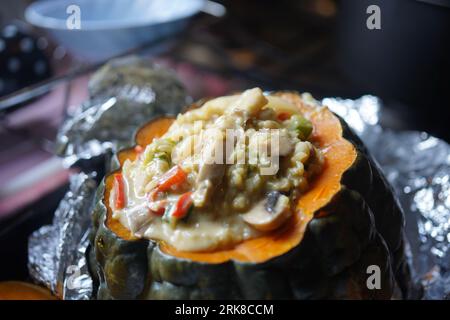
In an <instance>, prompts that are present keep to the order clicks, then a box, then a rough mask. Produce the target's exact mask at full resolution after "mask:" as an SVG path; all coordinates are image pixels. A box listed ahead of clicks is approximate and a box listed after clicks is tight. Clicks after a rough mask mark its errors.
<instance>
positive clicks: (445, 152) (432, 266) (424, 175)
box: [322, 96, 450, 299]
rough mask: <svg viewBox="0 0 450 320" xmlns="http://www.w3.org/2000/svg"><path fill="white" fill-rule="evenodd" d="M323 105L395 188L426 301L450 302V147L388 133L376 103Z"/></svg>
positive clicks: (331, 101)
mask: <svg viewBox="0 0 450 320" xmlns="http://www.w3.org/2000/svg"><path fill="white" fill-rule="evenodd" d="M322 103H323V104H324V105H327V106H328V107H329V108H330V109H331V110H333V111H334V112H335V113H337V114H339V115H340V116H342V117H343V118H344V119H345V120H346V121H347V122H348V123H349V125H350V126H351V127H352V128H353V130H355V132H356V133H357V134H358V135H359V136H360V137H361V138H362V140H363V141H364V143H365V144H366V146H367V147H368V149H369V150H370V152H371V153H372V155H373V156H374V157H375V159H376V160H377V161H378V163H379V164H380V165H381V168H382V169H383V171H384V174H385V175H386V177H387V179H388V180H389V182H390V183H391V184H392V186H393V187H394V190H395V192H396V194H397V196H398V198H399V200H400V203H401V205H402V207H403V209H404V211H405V218H406V235H407V238H408V240H409V244H410V248H409V249H410V251H411V258H412V266H413V273H414V274H413V275H414V277H415V278H416V280H417V281H420V282H421V283H422V284H423V286H424V289H425V291H424V298H425V299H450V146H449V145H448V144H447V143H446V142H445V141H443V140H440V139H437V138H435V137H433V136H430V135H428V134H427V133H424V132H417V131H403V132H396V131H393V130H388V129H383V128H382V126H381V125H380V121H379V115H380V111H381V108H382V104H381V103H380V101H379V99H378V98H376V97H373V96H363V97H361V98H360V99H358V100H343V99H336V98H327V99H324V100H323V101H322Z"/></svg>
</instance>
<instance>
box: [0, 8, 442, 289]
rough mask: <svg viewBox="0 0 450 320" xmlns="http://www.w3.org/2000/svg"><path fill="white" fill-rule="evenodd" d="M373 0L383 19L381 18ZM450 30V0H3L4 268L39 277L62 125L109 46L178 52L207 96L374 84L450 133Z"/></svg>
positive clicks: (405, 109) (326, 92)
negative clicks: (39, 237)
mask: <svg viewBox="0 0 450 320" xmlns="http://www.w3.org/2000/svg"><path fill="white" fill-rule="evenodd" d="M71 4H75V5H76V6H77V7H78V8H79V9H80V10H79V11H80V12H77V9H76V8H75V9H73V8H71V9H70V8H69V6H70V5H71ZM370 5H377V6H378V8H379V10H380V11H379V19H380V21H379V22H380V27H381V29H369V28H368V27H367V20H368V18H369V17H370V16H371V15H372V13H367V8H368V7H369V6H370ZM77 17H79V18H80V25H79V26H77V20H76V19H77ZM68 18H70V19H72V18H73V19H75V20H73V19H72V20H70V21H69V22H68V20H67V19H68ZM68 23H69V25H68ZM78 27H80V28H81V29H80V30H77V29H78ZM71 28H72V29H73V28H74V29H75V30H69V29H71ZM449 31H450V0H368V1H366V0H297V1H287V0H277V1H269V0H267V1H260V0H247V1H226V0H221V1H219V0H218V1H216V2H211V1H203V0H189V1H188V0H183V1H180V0H178V1H176V0H171V1H158V0H146V1H141V0H89V1H88V0H85V1H82V0H71V1H66V0H41V1H31V0H14V1H8V0H0V256H4V255H5V254H6V255H8V256H9V257H11V259H12V260H11V261H13V263H16V264H14V266H15V267H11V268H6V269H5V270H1V271H2V272H0V280H4V279H15V278H17V279H21V278H24V277H26V272H27V271H26V246H27V242H26V239H27V237H28V235H29V233H30V232H32V231H33V230H35V229H36V228H37V227H39V226H40V225H43V224H47V223H50V222H51V219H52V214H53V212H54V210H55V208H56V206H57V204H58V202H59V200H60V199H61V197H62V196H63V195H64V193H65V191H66V190H67V183H68V176H69V171H68V170H67V169H65V168H64V167H63V166H62V164H61V160H60V159H59V158H57V157H55V156H54V141H55V136H56V133H57V130H58V127H59V126H60V125H61V123H62V121H63V120H64V118H65V116H66V115H67V113H68V112H70V110H71V108H75V107H76V106H77V105H79V104H80V103H81V102H82V101H83V100H85V99H86V98H87V96H88V91H87V83H88V80H89V77H90V75H91V74H92V73H93V72H95V71H96V70H97V69H98V68H99V66H101V65H102V64H104V63H105V62H106V61H108V59H110V58H113V57H116V56H119V55H123V54H127V53H134V54H138V55H141V56H143V57H145V58H146V59H147V58H148V59H150V60H153V61H156V62H157V63H159V64H162V65H164V66H168V67H170V68H172V69H173V70H175V72H176V74H177V76H178V77H179V79H180V80H181V81H182V82H183V84H184V85H185V87H186V88H187V90H188V93H189V95H190V96H191V97H192V98H193V99H198V98H201V97H204V96H215V95H222V94H227V93H230V92H232V91H236V90H241V89H244V88H249V87H253V86H259V87H261V88H263V89H264V90H278V89H290V90H298V91H302V92H304V91H308V92H310V93H312V94H313V96H314V97H316V98H317V99H321V98H323V97H336V96H337V97H343V98H358V97H360V96H361V95H365V94H373V95H376V96H379V97H380V98H381V99H382V101H383V102H384V104H385V106H386V108H384V109H383V114H382V123H383V124H384V125H385V126H386V127H390V128H393V129H397V130H423V131H426V132H429V133H431V134H433V135H435V136H438V137H440V138H443V139H445V140H447V141H450V124H449V122H450V99H449V97H448V95H449V93H450V79H449V71H450V48H449V47H450V32H449ZM11 241H13V242H14V243H15V244H16V245H15V246H6V245H4V244H5V243H11Z"/></svg>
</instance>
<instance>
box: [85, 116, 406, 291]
mask: <svg viewBox="0 0 450 320" xmlns="http://www.w3.org/2000/svg"><path fill="white" fill-rule="evenodd" d="M340 120H341V124H342V128H343V136H344V138H345V139H347V140H348V141H349V142H351V143H352V144H353V145H354V146H355V147H356V149H357V153H358V155H357V159H356V161H355V163H354V164H353V166H352V167H351V168H350V169H349V170H347V171H346V172H345V173H344V175H343V177H342V180H341V184H342V189H341V190H340V191H339V192H338V193H336V194H335V195H334V197H333V199H332V200H331V201H330V202H329V203H328V204H327V205H326V206H325V207H323V208H322V209H321V210H320V211H321V215H320V216H318V215H317V212H316V214H315V216H314V218H313V219H312V220H311V221H310V222H309V223H308V226H307V228H306V231H305V234H304V238H303V239H302V241H301V242H300V243H299V244H298V245H297V246H296V247H294V248H293V249H291V250H290V251H289V252H287V253H285V254H283V255H281V256H278V257H274V258H272V259H270V260H268V261H266V262H263V263H247V262H239V261H233V260H230V261H227V262H224V263H220V264H208V263H202V262H196V261H191V260H188V259H181V258H177V257H173V256H170V255H167V254H165V253H164V252H162V251H161V250H160V249H159V246H158V244H157V243H156V242H154V241H151V240H136V241H127V240H123V239H121V238H119V237H118V236H117V235H116V234H115V233H113V232H112V231H110V230H109V229H108V228H107V227H106V225H105V220H106V214H107V210H106V207H105V205H104V203H103V191H104V183H102V184H101V185H100V186H99V189H98V192H97V197H96V200H95V201H96V206H95V209H94V212H93V230H92V236H91V242H92V246H93V248H94V251H95V259H96V262H94V264H96V265H97V268H96V270H97V275H96V276H94V279H95V278H97V279H98V291H97V298H98V299H390V298H391V297H392V295H393V292H394V288H400V289H401V291H402V294H403V298H408V297H409V293H410V290H411V288H412V281H411V277H410V273H409V266H408V264H407V263H406V260H405V257H404V238H403V225H404V217H403V212H402V210H401V208H400V206H399V204H398V202H397V200H396V198H395V196H394V195H393V192H392V189H391V187H390V186H389V184H388V183H387V182H386V180H385V178H384V176H383V174H382V173H381V171H380V169H379V168H378V166H377V165H376V164H375V163H374V161H373V160H372V159H371V157H370V156H369V154H368V153H367V150H366V149H365V148H364V146H363V144H362V142H361V141H360V140H359V138H358V137H356V135H355V134H353V133H352V131H351V130H350V129H349V128H348V126H347V124H346V123H345V122H344V121H343V120H342V119H340ZM324 213H325V214H324ZM91 260H92V255H91ZM90 263H91V265H92V261H90ZM370 265H377V266H379V268H380V271H381V289H373V290H370V289H368V287H367V279H368V277H369V276H370V274H368V273H367V267H368V266H370Z"/></svg>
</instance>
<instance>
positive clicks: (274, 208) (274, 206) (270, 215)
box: [242, 191, 291, 231]
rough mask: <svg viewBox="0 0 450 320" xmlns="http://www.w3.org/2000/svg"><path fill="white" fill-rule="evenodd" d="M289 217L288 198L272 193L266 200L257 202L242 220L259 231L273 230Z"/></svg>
mask: <svg viewBox="0 0 450 320" xmlns="http://www.w3.org/2000/svg"><path fill="white" fill-rule="evenodd" d="M290 216H291V210H290V206H289V198H288V197H287V196H285V195H283V194H281V193H280V192H278V191H272V192H270V193H269V194H268V195H267V198H266V199H264V200H261V201H260V202H258V203H257V204H256V205H255V206H254V207H253V208H252V209H250V211H248V212H247V213H244V214H243V215H242V219H244V221H245V222H246V223H248V224H249V225H251V226H252V227H253V228H255V229H257V230H260V231H270V230H275V229H276V228H278V227H279V226H281V225H282V224H283V223H284V222H285V221H286V220H287V219H288V218H289V217H290Z"/></svg>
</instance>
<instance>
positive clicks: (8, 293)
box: [0, 281, 57, 300]
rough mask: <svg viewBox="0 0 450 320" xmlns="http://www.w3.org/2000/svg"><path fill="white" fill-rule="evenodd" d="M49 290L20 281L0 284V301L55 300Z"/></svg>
mask: <svg viewBox="0 0 450 320" xmlns="http://www.w3.org/2000/svg"><path fill="white" fill-rule="evenodd" d="M56 299H57V298H56V297H55V296H53V295H52V294H51V293H50V291H49V290H47V289H46V288H43V287H39V286H37V285H34V284H31V283H27V282H21V281H4V282H0V300H56Z"/></svg>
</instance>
